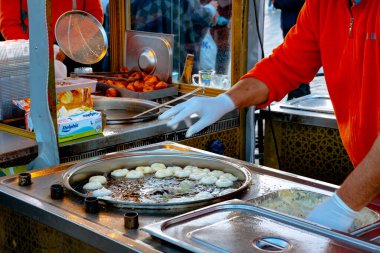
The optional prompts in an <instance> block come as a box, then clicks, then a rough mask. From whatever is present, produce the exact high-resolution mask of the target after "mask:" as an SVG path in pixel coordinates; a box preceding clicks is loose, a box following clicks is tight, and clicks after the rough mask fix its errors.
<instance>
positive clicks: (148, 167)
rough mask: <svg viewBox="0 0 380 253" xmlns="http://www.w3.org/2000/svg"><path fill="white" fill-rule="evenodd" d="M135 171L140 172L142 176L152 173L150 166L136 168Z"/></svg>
mask: <svg viewBox="0 0 380 253" xmlns="http://www.w3.org/2000/svg"><path fill="white" fill-rule="evenodd" d="M136 170H137V171H141V172H142V173H144V174H150V173H153V172H154V171H153V169H152V168H151V167H150V166H138V167H137V168H136Z"/></svg>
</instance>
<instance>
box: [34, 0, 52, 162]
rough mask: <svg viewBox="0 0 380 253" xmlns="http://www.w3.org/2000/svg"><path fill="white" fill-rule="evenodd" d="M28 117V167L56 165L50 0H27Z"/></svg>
mask: <svg viewBox="0 0 380 253" xmlns="http://www.w3.org/2000/svg"><path fill="white" fill-rule="evenodd" d="M28 18H29V38H30V41H29V43H30V45H29V48H30V79H29V85H30V97H31V118H32V121H33V125H34V131H35V134H36V141H37V144H38V157H37V158H36V159H35V160H33V161H32V162H31V163H30V164H29V165H28V169H38V168H44V167H50V166H53V165H57V164H59V153H58V143H57V134H56V126H57V113H56V107H55V106H56V102H55V101H56V96H55V76H54V53H53V41H54V40H53V32H52V25H51V24H52V22H51V0H40V1H33V0H28Z"/></svg>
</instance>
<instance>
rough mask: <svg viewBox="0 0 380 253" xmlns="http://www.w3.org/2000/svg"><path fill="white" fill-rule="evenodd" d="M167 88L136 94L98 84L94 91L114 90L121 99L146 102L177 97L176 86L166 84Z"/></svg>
mask: <svg viewBox="0 0 380 253" xmlns="http://www.w3.org/2000/svg"><path fill="white" fill-rule="evenodd" d="M168 86H169V87H168V88H165V89H161V90H154V91H146V92H136V91H131V90H128V89H124V88H119V87H116V86H112V85H108V84H105V83H102V82H98V83H97V84H96V89H97V90H103V91H104V90H107V89H108V88H115V89H117V90H118V92H119V95H120V96H121V97H127V98H138V99H146V100H153V99H156V98H164V97H169V96H176V95H178V88H177V87H176V86H174V85H173V84H170V83H168Z"/></svg>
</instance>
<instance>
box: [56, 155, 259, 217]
mask: <svg viewBox="0 0 380 253" xmlns="http://www.w3.org/2000/svg"><path fill="white" fill-rule="evenodd" d="M156 162H158V163H164V164H165V165H167V166H170V165H177V166H182V167H184V166H186V165H193V166H198V167H201V168H204V167H207V168H209V169H214V170H216V169H218V170H222V171H224V172H226V173H227V172H228V173H232V174H233V175H235V176H237V177H238V178H239V180H241V181H243V183H242V185H241V186H240V187H239V188H238V189H236V190H235V191H233V192H231V193H228V194H225V195H222V196H218V197H213V198H208V199H202V200H193V201H187V202H180V203H141V202H127V201H120V200H108V199H107V200H105V201H106V202H108V203H111V204H113V205H114V206H117V207H125V208H132V209H139V210H154V211H165V212H170V211H172V212H179V211H189V210H193V209H195V208H198V207H201V206H206V205H210V204H213V203H216V202H220V201H224V200H227V199H231V198H234V197H236V196H237V195H239V194H242V193H244V192H245V191H247V190H248V188H249V186H250V185H251V181H252V175H251V173H250V171H249V170H248V169H247V168H246V167H243V166H241V165H238V164H233V163H230V162H228V161H224V160H221V159H218V158H217V157H212V156H204V155H199V154H190V153H189V154H186V153H179V152H174V153H173V152H135V153H127V152H117V153H112V154H107V155H104V156H100V157H97V158H92V159H89V160H86V161H82V162H80V163H78V164H76V165H74V166H72V167H70V168H69V169H68V170H67V171H65V172H64V173H63V183H64V185H65V187H66V188H67V189H69V190H71V191H72V192H73V193H75V194H77V195H79V196H82V197H88V195H87V194H84V193H82V192H80V191H78V190H77V186H78V185H79V184H81V183H83V181H84V180H86V179H88V178H89V177H91V176H94V175H99V174H108V173H110V172H111V171H113V170H115V169H120V168H135V167H137V166H144V165H145V166H146V165H150V164H152V163H156Z"/></svg>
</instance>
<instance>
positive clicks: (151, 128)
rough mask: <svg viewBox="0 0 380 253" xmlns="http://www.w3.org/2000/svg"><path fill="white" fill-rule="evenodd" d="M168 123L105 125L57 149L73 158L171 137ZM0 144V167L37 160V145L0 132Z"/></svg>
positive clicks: (228, 116) (230, 115) (232, 115)
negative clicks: (100, 129) (145, 139)
mask: <svg viewBox="0 0 380 253" xmlns="http://www.w3.org/2000/svg"><path fill="white" fill-rule="evenodd" d="M237 117H239V112H238V111H237V110H234V111H232V112H230V113H228V114H226V115H225V116H224V117H223V118H222V119H220V120H219V121H218V122H220V121H223V120H225V119H231V118H237ZM196 119H197V118H196V117H193V118H192V120H193V121H196ZM167 121H168V120H162V121H159V120H157V119H154V120H151V121H147V122H140V123H131V124H119V125H107V126H106V127H105V128H104V131H103V134H98V135H92V136H88V137H84V138H80V139H76V140H73V141H68V142H64V143H61V144H60V145H59V153H60V157H68V156H74V155H77V154H80V153H84V152H90V151H93V150H101V149H106V148H107V147H111V146H116V145H118V144H122V143H126V142H133V141H136V140H141V139H144V138H148V137H152V136H160V135H163V134H170V133H172V132H173V131H174V130H172V129H171V128H169V127H167V126H166V122H167ZM184 129H187V126H186V124H185V123H184V122H181V123H180V124H179V126H178V128H177V129H176V130H175V131H181V130H184ZM160 141H163V140H157V142H160ZM0 143H1V145H0V167H7V166H11V165H13V164H14V162H15V159H20V160H21V161H23V162H24V163H21V164H26V163H28V162H30V161H31V160H32V159H33V158H34V157H36V156H37V152H38V149H37V143H36V142H35V141H34V140H31V139H28V138H25V137H21V136H17V135H14V134H9V133H6V132H2V131H0Z"/></svg>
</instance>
